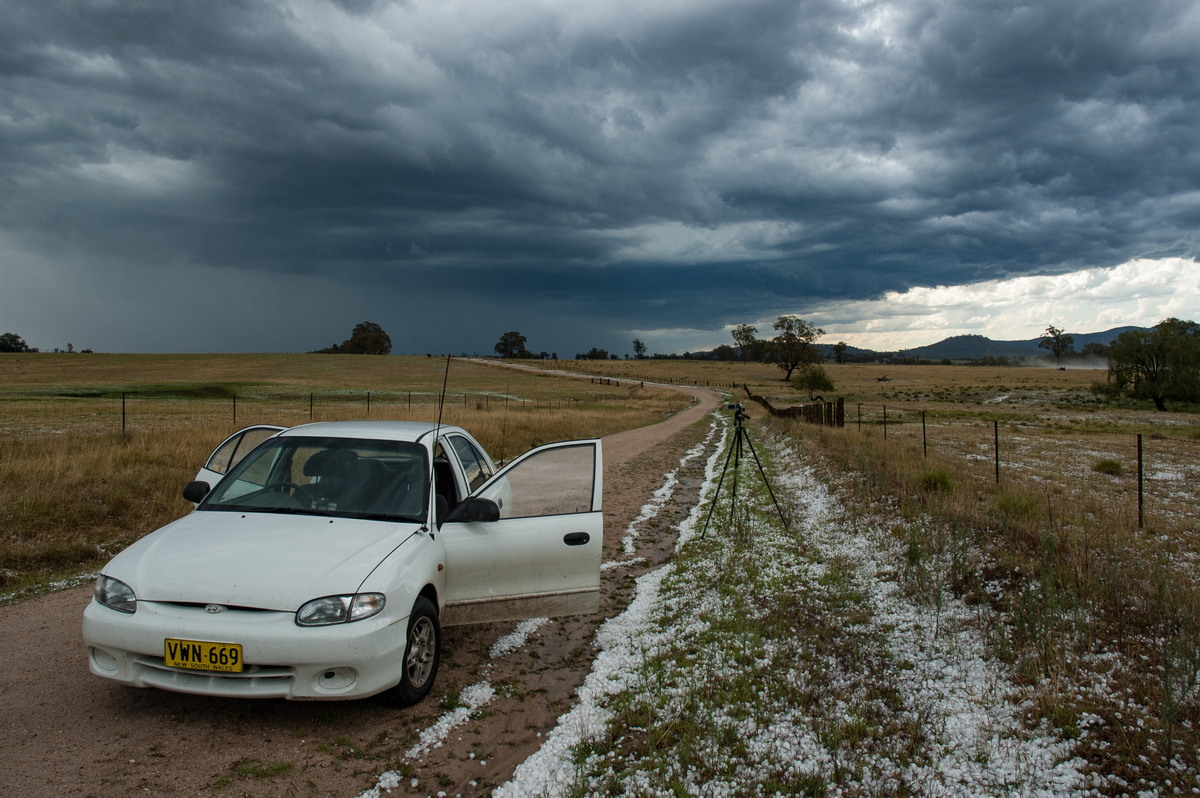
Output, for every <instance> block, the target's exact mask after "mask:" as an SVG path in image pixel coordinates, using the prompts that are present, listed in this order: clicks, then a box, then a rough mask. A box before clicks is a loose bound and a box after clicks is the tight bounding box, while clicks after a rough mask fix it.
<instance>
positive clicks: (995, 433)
mask: <svg viewBox="0 0 1200 798" xmlns="http://www.w3.org/2000/svg"><path fill="white" fill-rule="evenodd" d="M992 437H993V439H994V440H995V449H996V484H997V485H999V484H1000V422H999V421H998V420H996V419H993V420H992Z"/></svg>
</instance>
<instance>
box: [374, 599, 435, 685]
mask: <svg viewBox="0 0 1200 798" xmlns="http://www.w3.org/2000/svg"><path fill="white" fill-rule="evenodd" d="M406 639H407V643H406V645H405V646H404V660H403V662H402V667H401V671H400V683H399V684H397V685H396V686H395V687H393V688H391V689H390V690H388V691H387V692H386V693H384V694H383V696H382V698H383V700H384V702H385V703H387V704H388V705H390V706H395V707H407V706H411V705H413V704H415V703H417V702H418V701H420V700H421V699H422V698H424V697H425V696H427V695H429V690H430V689H431V688H432V687H433V681H434V679H435V678H437V669H438V662H439V660H440V659H441V654H442V626H441V624H440V623H439V622H438V614H437V607H435V606H434V605H433V602H432V601H430V600H429V599H427V598H426V597H425V596H418V597H417V600H416V601H415V602H414V603H413V610H412V615H411V616H409V619H408V634H407V638H406Z"/></svg>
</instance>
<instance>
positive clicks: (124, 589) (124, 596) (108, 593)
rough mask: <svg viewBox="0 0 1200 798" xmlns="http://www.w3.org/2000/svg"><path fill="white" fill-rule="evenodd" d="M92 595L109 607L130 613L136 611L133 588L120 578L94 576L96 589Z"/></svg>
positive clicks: (101, 575) (135, 598)
mask: <svg viewBox="0 0 1200 798" xmlns="http://www.w3.org/2000/svg"><path fill="white" fill-rule="evenodd" d="M93 595H94V596H95V597H96V601H98V602H100V603H101V604H103V605H104V606H105V607H108V608H109V609H113V610H116V611H117V612H128V613H130V614H132V613H135V612H137V596H135V595H134V594H133V588H131V587H130V586H129V585H127V584H125V583H124V582H122V581H121V580H120V579H113V578H112V577H111V576H105V575H104V574H100V576H99V577H97V578H96V589H95V591H94V592H93Z"/></svg>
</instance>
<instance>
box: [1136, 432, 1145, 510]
mask: <svg viewBox="0 0 1200 798" xmlns="http://www.w3.org/2000/svg"><path fill="white" fill-rule="evenodd" d="M1137 454H1138V529H1145V528H1146V494H1145V487H1146V482H1145V474H1146V471H1145V467H1144V464H1143V460H1142V433H1140V432H1139V433H1138V436H1137Z"/></svg>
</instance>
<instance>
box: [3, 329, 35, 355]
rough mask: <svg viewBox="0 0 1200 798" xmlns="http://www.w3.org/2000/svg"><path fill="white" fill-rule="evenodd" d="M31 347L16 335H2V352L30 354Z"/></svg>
mask: <svg viewBox="0 0 1200 798" xmlns="http://www.w3.org/2000/svg"><path fill="white" fill-rule="evenodd" d="M28 351H29V345H28V344H26V343H25V339H24V338H22V337H21V336H19V335H17V334H16V333H10V332H8V333H3V334H0V352H28Z"/></svg>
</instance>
